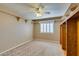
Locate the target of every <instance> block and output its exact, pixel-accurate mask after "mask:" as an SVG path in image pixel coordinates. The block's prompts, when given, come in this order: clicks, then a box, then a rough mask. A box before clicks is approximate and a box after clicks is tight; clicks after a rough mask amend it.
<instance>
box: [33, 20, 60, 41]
mask: <svg viewBox="0 0 79 59" xmlns="http://www.w3.org/2000/svg"><path fill="white" fill-rule="evenodd" d="M59 20H60V19H59ZM34 39H44V40H52V41H57V42H59V40H60V22H59V21H56V22H54V32H53V33H40V24H39V23H35V24H34Z"/></svg>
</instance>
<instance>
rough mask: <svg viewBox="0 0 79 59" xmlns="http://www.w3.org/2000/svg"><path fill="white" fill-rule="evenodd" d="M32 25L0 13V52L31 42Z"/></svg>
mask: <svg viewBox="0 0 79 59" xmlns="http://www.w3.org/2000/svg"><path fill="white" fill-rule="evenodd" d="M32 30H33V28H32V24H31V22H30V21H28V22H27V23H25V22H24V20H23V19H20V21H19V22H17V20H16V17H14V16H10V15H7V14H4V13H1V12H0V52H2V51H5V50H7V49H9V48H12V47H15V46H16V45H18V44H20V43H22V42H25V41H29V40H32Z"/></svg>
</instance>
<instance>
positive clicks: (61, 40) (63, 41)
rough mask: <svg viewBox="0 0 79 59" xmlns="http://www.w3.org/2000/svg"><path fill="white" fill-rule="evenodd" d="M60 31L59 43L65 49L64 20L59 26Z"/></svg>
mask: <svg viewBox="0 0 79 59" xmlns="http://www.w3.org/2000/svg"><path fill="white" fill-rule="evenodd" d="M60 31H61V34H60V35H61V37H60V38H61V39H60V43H61V46H62V49H64V50H66V45H67V44H66V22H64V23H63V24H62V25H61V26H60Z"/></svg>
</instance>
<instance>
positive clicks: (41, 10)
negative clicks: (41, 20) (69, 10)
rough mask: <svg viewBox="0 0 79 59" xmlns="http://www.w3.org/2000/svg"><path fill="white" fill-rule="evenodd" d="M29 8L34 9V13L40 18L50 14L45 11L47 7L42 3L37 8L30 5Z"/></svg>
mask: <svg viewBox="0 0 79 59" xmlns="http://www.w3.org/2000/svg"><path fill="white" fill-rule="evenodd" d="M27 6H29V7H30V8H32V10H33V12H34V13H35V14H36V16H37V17H40V16H42V15H43V14H50V12H49V11H46V12H45V11H44V9H45V6H44V5H42V4H41V3H38V4H36V6H33V5H30V4H28V5H27Z"/></svg>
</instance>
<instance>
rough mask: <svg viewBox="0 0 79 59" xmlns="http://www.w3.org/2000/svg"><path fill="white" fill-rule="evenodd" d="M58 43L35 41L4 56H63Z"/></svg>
mask: <svg viewBox="0 0 79 59" xmlns="http://www.w3.org/2000/svg"><path fill="white" fill-rule="evenodd" d="M63 55H64V52H63V51H62V50H61V48H60V45H59V44H58V43H52V42H44V41H37V40H34V41H32V42H30V43H28V44H24V45H22V46H20V47H17V48H16V49H13V50H11V51H8V52H6V53H3V54H2V56H63Z"/></svg>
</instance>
